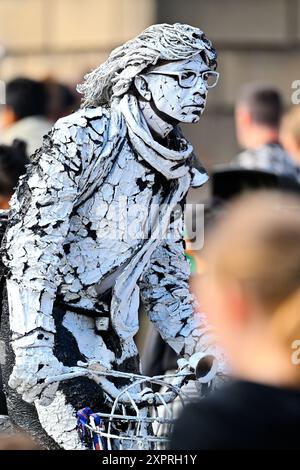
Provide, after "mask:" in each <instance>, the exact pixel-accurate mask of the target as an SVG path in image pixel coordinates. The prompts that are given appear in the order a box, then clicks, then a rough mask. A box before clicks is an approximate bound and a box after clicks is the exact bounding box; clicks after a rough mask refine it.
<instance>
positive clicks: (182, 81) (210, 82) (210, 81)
mask: <svg viewBox="0 0 300 470" xmlns="http://www.w3.org/2000/svg"><path fill="white" fill-rule="evenodd" d="M148 73H149V74H155V75H168V76H170V77H176V78H177V79H178V82H179V85H180V86H181V87H182V88H192V87H193V86H194V85H196V83H197V81H198V79H199V77H201V79H202V81H203V82H204V83H205V86H206V88H214V87H215V86H216V85H217V83H218V81H219V76H220V74H219V72H215V71H213V70H205V71H204V72H201V73H199V74H197V73H196V72H193V71H191V70H187V71H186V72H163V71H160V70H153V71H152V72H148Z"/></svg>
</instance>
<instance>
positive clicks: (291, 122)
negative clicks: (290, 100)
mask: <svg viewBox="0 0 300 470" xmlns="http://www.w3.org/2000/svg"><path fill="white" fill-rule="evenodd" d="M281 132H283V133H285V132H287V133H289V134H290V135H291V136H292V137H293V138H294V140H295V142H296V143H297V145H298V148H299V150H300V105H299V106H293V107H292V108H291V109H290V110H289V111H288V112H287V113H286V114H285V115H284V117H283V119H282V124H281Z"/></svg>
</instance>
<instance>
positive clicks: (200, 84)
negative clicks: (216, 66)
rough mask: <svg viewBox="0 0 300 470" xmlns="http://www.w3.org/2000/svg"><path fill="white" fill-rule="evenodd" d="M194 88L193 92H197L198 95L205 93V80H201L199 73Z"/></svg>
mask: <svg viewBox="0 0 300 470" xmlns="http://www.w3.org/2000/svg"><path fill="white" fill-rule="evenodd" d="M194 89H195V94H199V95H202V96H203V95H206V93H207V86H206V83H205V80H203V78H202V77H201V75H199V77H198V79H197V82H196V84H195V88H194Z"/></svg>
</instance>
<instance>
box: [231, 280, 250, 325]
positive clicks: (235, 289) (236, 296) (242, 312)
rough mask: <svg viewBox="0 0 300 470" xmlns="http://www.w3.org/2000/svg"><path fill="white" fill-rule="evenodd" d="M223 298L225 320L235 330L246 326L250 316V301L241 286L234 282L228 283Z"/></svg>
mask: <svg viewBox="0 0 300 470" xmlns="http://www.w3.org/2000/svg"><path fill="white" fill-rule="evenodd" d="M224 297H225V302H226V305H225V309H226V311H227V318H228V319H229V320H230V321H231V323H232V324H235V325H236V327H237V328H239V327H244V326H245V325H247V324H248V322H249V321H250V320H251V316H252V300H251V298H250V296H249V295H247V294H246V293H245V292H244V290H243V289H242V287H241V285H240V284H238V283H235V282H232V283H230V285H228V286H227V288H226V295H225V296H224Z"/></svg>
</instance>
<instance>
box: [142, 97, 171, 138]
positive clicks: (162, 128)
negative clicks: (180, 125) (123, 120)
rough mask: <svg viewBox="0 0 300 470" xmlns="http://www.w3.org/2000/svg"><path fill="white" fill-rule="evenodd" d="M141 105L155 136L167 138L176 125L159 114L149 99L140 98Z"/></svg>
mask: <svg viewBox="0 0 300 470" xmlns="http://www.w3.org/2000/svg"><path fill="white" fill-rule="evenodd" d="M139 107H140V110H141V112H142V114H143V116H144V118H145V120H146V122H147V124H148V127H149V129H150V131H151V133H152V134H153V136H154V137H155V136H159V137H160V138H161V139H165V138H166V137H167V135H168V134H170V132H171V131H172V129H173V127H174V126H172V124H169V123H167V122H166V121H164V120H163V119H162V118H161V117H160V116H158V115H157V114H156V113H155V111H154V110H153V109H152V107H151V105H150V103H149V102H148V101H146V100H139Z"/></svg>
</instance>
